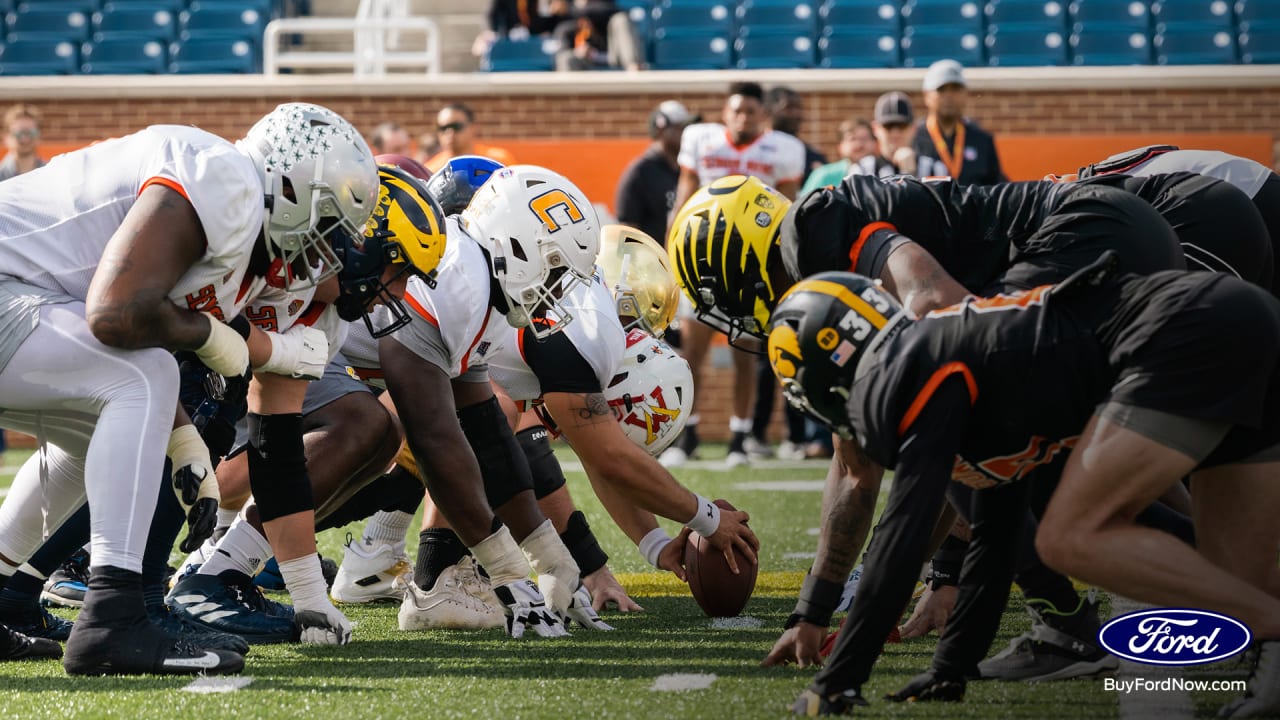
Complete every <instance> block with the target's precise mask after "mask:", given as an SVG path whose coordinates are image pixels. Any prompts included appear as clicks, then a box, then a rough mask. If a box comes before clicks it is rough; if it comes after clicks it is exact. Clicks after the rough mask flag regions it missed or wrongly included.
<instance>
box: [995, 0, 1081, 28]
mask: <svg viewBox="0 0 1280 720" xmlns="http://www.w3.org/2000/svg"><path fill="white" fill-rule="evenodd" d="M986 16H987V29H988V32H989V31H990V29H991V28H992V27H999V28H1001V29H1002V30H1008V31H1013V30H1018V31H1021V30H1033V29H1034V30H1046V31H1053V30H1057V31H1058V32H1063V31H1064V30H1065V29H1066V26H1067V7H1066V0H988V2H987V6H986Z"/></svg>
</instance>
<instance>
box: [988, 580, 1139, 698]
mask: <svg viewBox="0 0 1280 720" xmlns="http://www.w3.org/2000/svg"><path fill="white" fill-rule="evenodd" d="M1095 596H1096V593H1095V592H1094V591H1090V592H1089V595H1088V597H1087V598H1086V599H1085V600H1084V601H1083V602H1082V605H1081V608H1080V609H1079V610H1077V611H1076V613H1075V614H1073V615H1070V616H1066V615H1063V614H1061V613H1056V612H1054V611H1053V610H1052V609H1051V608H1049V607H1045V608H1043V609H1037V607H1036V606H1037V605H1044V606H1047V605H1048V603H1047V602H1043V601H1042V602H1036V601H1034V600H1031V601H1028V602H1027V612H1028V613H1030V614H1031V630H1030V631H1029V632H1026V633H1023V634H1022V635H1019V636H1018V637H1016V638H1014V639H1013V640H1011V641H1009V647H1007V648H1005V649H1004V650H1002V651H1000V652H999V653H998V654H996V655H994V656H992V657H990V658H987V659H986V660H983V661H982V662H980V663H978V675H979V677H980V678H982V679H983V680H1025V681H1028V682H1030V681H1040V680H1066V679H1068V678H1077V677H1092V676H1095V675H1105V674H1109V673H1112V672H1115V670H1116V669H1117V668H1119V667H1120V661H1119V660H1117V659H1116V658H1115V656H1113V655H1111V654H1110V653H1108V652H1107V651H1105V650H1103V649H1102V648H1100V647H1098V645H1097V641H1096V639H1097V635H1098V627H1099V624H1098V602H1097V600H1096V597H1095ZM1048 618H1060V620H1058V624H1060V625H1064V626H1065V625H1068V624H1070V625H1072V626H1074V627H1072V628H1071V629H1070V631H1069V632H1068V631H1065V630H1060V629H1058V628H1056V627H1054V626H1053V625H1051V624H1050V621H1049V619H1048Z"/></svg>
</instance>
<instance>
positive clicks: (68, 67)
mask: <svg viewBox="0 0 1280 720" xmlns="http://www.w3.org/2000/svg"><path fill="white" fill-rule="evenodd" d="M79 66H80V57H79V53H78V51H77V49H76V44H75V43H73V42H70V41H68V40H10V41H9V42H7V43H0V75H72V74H75V72H76V71H77V70H78V69H79Z"/></svg>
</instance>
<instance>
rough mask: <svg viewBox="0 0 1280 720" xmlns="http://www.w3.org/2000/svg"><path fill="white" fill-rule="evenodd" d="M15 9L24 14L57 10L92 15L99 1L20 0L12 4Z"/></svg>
mask: <svg viewBox="0 0 1280 720" xmlns="http://www.w3.org/2000/svg"><path fill="white" fill-rule="evenodd" d="M10 5H12V7H13V9H14V10H15V11H17V12H20V13H24V12H30V11H32V10H57V11H61V12H78V13H84V14H85V15H91V14H93V13H94V12H96V11H97V10H98V5H99V3H98V0H38V1H33V0H25V1H23V0H19V1H18V2H11V3H10Z"/></svg>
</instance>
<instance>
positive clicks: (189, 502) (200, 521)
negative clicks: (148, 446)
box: [166, 425, 221, 553]
mask: <svg viewBox="0 0 1280 720" xmlns="http://www.w3.org/2000/svg"><path fill="white" fill-rule="evenodd" d="M166 454H167V455H168V456H169V460H170V461H171V462H172V464H173V478H172V482H173V492H174V494H175V495H177V496H178V503H179V504H180V505H182V512H183V513H184V514H186V516H187V537H186V538H185V539H183V541H182V544H181V545H180V546H179V547H180V548H181V549H182V552H186V553H189V552H192V551H194V550H195V549H196V548H198V547H200V545H201V544H203V543H204V541H205V540H207V539H208V538H209V537H210V536H211V535H213V529H214V525H215V524H216V523H217V520H218V503H219V502H220V501H221V496H220V495H219V493H218V478H217V477H216V476H215V475H214V474H213V461H212V460H211V459H210V458H209V448H208V447H207V446H205V444H204V440H203V439H202V438H201V437H200V433H199V431H197V430H196V428H195V426H194V425H182V426H179V427H177V428H175V429H174V430H173V432H172V433H170V434H169V448H168V450H167V451H166Z"/></svg>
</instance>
